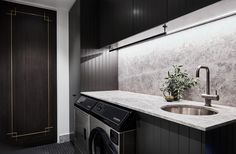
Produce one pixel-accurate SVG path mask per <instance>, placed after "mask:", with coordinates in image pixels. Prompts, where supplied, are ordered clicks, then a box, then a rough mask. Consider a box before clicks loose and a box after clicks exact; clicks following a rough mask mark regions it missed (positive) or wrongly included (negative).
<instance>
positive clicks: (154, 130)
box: [81, 90, 236, 154]
mask: <svg viewBox="0 0 236 154" xmlns="http://www.w3.org/2000/svg"><path fill="white" fill-rule="evenodd" d="M81 94H82V95H85V96H88V97H92V98H95V99H98V100H101V101H105V102H108V103H111V104H115V105H118V106H121V107H125V108H128V109H132V110H134V111H136V117H137V121H136V153H137V154H236V108H234V107H228V106H222V105H216V104H213V105H212V107H204V103H202V102H194V101H187V100H180V101H179V102H169V103H168V102H166V101H165V100H164V98H163V97H160V96H153V95H145V94H138V93H132V92H126V91H114V90H113V91H94V92H82V93H81ZM181 104H182V105H189V106H195V107H200V108H204V109H207V110H210V111H213V112H214V113H213V114H207V115H184V114H177V113H171V112H166V111H165V110H163V107H166V106H175V105H177V106H179V105H181Z"/></svg>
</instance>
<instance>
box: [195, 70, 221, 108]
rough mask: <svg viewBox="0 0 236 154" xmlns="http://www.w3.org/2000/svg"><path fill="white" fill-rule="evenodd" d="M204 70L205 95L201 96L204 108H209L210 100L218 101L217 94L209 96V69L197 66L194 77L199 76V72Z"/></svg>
mask: <svg viewBox="0 0 236 154" xmlns="http://www.w3.org/2000/svg"><path fill="white" fill-rule="evenodd" d="M201 69H205V70H206V94H202V95H201V96H202V98H205V106H211V100H217V101H218V100H219V99H220V96H219V95H218V94H217V90H216V94H215V95H211V94H210V69H209V68H208V67H207V66H201V65H200V66H198V67H197V71H196V77H199V76H200V70H201Z"/></svg>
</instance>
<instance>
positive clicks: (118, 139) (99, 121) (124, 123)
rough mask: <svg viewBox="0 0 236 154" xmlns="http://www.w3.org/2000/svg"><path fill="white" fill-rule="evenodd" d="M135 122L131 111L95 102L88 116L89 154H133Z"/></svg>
mask: <svg viewBox="0 0 236 154" xmlns="http://www.w3.org/2000/svg"><path fill="white" fill-rule="evenodd" d="M135 121H136V118H135V113H134V112H133V111H131V110H128V109H125V108H122V107H118V106H115V105H111V104H109V103H106V102H102V101H99V102H97V103H96V105H95V106H94V107H93V109H92V110H91V116H90V135H89V154H135V136H136V129H135V128H136V123H135Z"/></svg>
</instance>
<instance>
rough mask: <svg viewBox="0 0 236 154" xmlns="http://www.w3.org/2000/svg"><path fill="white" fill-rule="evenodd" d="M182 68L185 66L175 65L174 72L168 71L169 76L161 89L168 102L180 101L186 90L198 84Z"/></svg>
mask: <svg viewBox="0 0 236 154" xmlns="http://www.w3.org/2000/svg"><path fill="white" fill-rule="evenodd" d="M182 67H183V65H173V71H172V70H171V71H168V76H167V77H166V78H165V82H164V84H163V85H162V88H161V89H160V90H161V91H162V92H163V94H164V96H165V99H166V100H167V101H172V100H174V101H178V100H179V99H181V98H182V97H183V95H184V92H185V91H186V90H188V89H190V88H192V87H194V86H196V85H197V84H198V82H197V80H196V79H194V78H192V77H189V74H188V73H187V72H186V70H184V71H182V70H181V68H182ZM167 93H168V95H166V94H167Z"/></svg>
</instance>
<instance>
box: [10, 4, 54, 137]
mask: <svg viewBox="0 0 236 154" xmlns="http://www.w3.org/2000/svg"><path fill="white" fill-rule="evenodd" d="M17 13H21V14H25V15H32V16H37V17H42V18H43V20H44V21H46V22H47V31H48V36H47V38H48V41H47V43H48V48H47V50H48V51H47V52H48V61H47V62H48V64H47V65H48V66H47V68H48V72H47V73H48V126H46V127H45V129H44V130H43V131H37V132H32V133H25V134H18V132H16V131H14V85H13V84H14V83H13V76H14V74H13V39H12V38H13V32H12V26H13V25H12V21H13V16H16V15H17ZM7 15H10V22H11V25H10V26H11V32H10V35H11V43H10V44H11V47H10V56H11V67H10V68H11V71H10V72H11V86H10V87H11V99H10V100H11V103H10V104H11V132H10V133H7V135H10V136H11V137H12V138H16V140H17V138H19V137H25V136H31V135H38V134H43V133H44V134H45V135H46V134H47V133H49V132H50V130H51V129H53V127H51V126H50V125H51V121H50V119H51V116H50V115H51V113H50V22H52V20H50V18H49V16H46V15H45V13H44V15H40V14H34V13H29V12H22V11H17V10H16V8H15V9H14V10H11V11H10V13H9V12H8V13H7Z"/></svg>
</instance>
